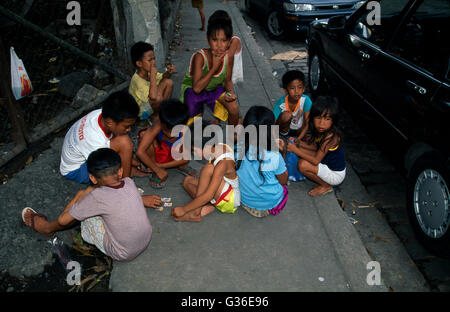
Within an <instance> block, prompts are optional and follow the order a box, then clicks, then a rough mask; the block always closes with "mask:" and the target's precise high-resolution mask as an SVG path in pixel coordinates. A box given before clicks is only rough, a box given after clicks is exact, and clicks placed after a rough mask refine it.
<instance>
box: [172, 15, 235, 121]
mask: <svg viewBox="0 0 450 312" xmlns="http://www.w3.org/2000/svg"><path fill="white" fill-rule="evenodd" d="M232 35H233V29H232V27H231V25H230V23H229V22H228V21H226V20H224V19H221V18H218V19H214V20H212V21H211V22H210V23H208V29H207V38H206V39H207V41H208V44H209V46H210V47H209V48H205V49H201V50H200V51H198V52H196V53H195V54H194V55H193V56H192V57H191V61H190V64H189V67H188V68H187V70H186V74H185V77H184V79H183V82H182V89H181V97H180V100H181V101H182V102H183V103H185V104H186V105H187V106H188V107H189V113H190V117H191V119H190V120H189V122H188V124H190V123H191V122H192V120H193V118H194V117H196V116H197V115H200V114H201V113H202V112H203V105H204V104H206V105H207V106H208V107H209V109H210V110H211V111H212V112H214V116H215V117H217V118H219V119H220V120H222V121H226V120H227V119H228V123H229V124H230V125H237V124H238V122H239V106H238V104H237V99H236V95H235V94H234V89H233V82H232V80H231V78H232V73H233V68H232V64H231V63H230V60H229V55H228V53H227V49H228V47H229V44H230V40H231V37H232Z"/></svg>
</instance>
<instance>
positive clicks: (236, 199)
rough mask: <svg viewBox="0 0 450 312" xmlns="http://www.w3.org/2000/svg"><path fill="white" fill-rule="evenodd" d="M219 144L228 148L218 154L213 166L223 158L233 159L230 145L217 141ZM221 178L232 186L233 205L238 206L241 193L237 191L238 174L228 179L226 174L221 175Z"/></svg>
mask: <svg viewBox="0 0 450 312" xmlns="http://www.w3.org/2000/svg"><path fill="white" fill-rule="evenodd" d="M219 144H220V145H222V146H225V147H226V148H227V149H228V150H229V152H227V153H224V154H222V155H220V156H219V157H217V158H216V159H215V160H214V163H213V165H214V167H215V166H216V165H217V164H218V163H219V162H220V161H221V160H223V159H224V158H229V159H231V160H233V161H234V153H233V150H232V149H231V147H229V146H228V145H226V144H223V143H219ZM223 179H224V181H225V182H226V183H228V184H229V185H231V187H232V188H233V191H234V206H235V207H237V206H239V205H240V203H241V193H240V192H239V177H238V175H237V174H236V178H234V179H229V178H227V177H226V176H223ZM226 188H227V185H225V189H226Z"/></svg>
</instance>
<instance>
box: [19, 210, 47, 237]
mask: <svg viewBox="0 0 450 312" xmlns="http://www.w3.org/2000/svg"><path fill="white" fill-rule="evenodd" d="M27 210H31V211H32V214H31V219H30V220H31V228H32V229H33V230H35V231H36V229H35V227H34V218H35V217H39V218H44V219H45V221H48V218H47V216H45V215H44V214H42V213H37V212H36V211H34V209H33V208H31V207H25V208H23V209H22V221H23V223H25V225H26V226H29V225H28V224H27V223H26V222H25V213H26V212H27ZM36 232H37V231H36Z"/></svg>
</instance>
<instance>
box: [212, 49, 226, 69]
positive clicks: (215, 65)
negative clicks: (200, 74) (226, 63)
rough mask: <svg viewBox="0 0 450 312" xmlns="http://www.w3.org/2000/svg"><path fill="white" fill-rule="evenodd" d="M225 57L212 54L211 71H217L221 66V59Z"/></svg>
mask: <svg viewBox="0 0 450 312" xmlns="http://www.w3.org/2000/svg"><path fill="white" fill-rule="evenodd" d="M224 57H225V54H222V55H217V54H214V53H212V68H211V69H212V71H213V72H216V71H218V70H219V68H220V66H221V65H222V62H223V58H224Z"/></svg>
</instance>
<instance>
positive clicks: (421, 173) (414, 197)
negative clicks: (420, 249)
mask: <svg viewBox="0 0 450 312" xmlns="http://www.w3.org/2000/svg"><path fill="white" fill-rule="evenodd" d="M449 189H450V174H449V170H448V168H447V167H446V165H445V160H444V159H443V158H442V157H439V156H437V155H436V154H434V153H427V154H425V155H424V156H422V157H420V158H419V159H418V160H417V161H416V162H415V163H414V165H413V167H412V168H411V171H410V174H409V175H408V180H407V192H406V196H407V198H406V202H407V206H406V207H407V212H408V217H409V221H410V223H411V227H412V229H413V231H414V234H415V235H416V237H417V239H418V240H419V242H421V243H422V245H423V246H424V247H425V248H426V249H427V250H429V251H430V252H431V253H433V254H435V255H438V256H441V257H444V258H450V210H449V209H448V207H449V201H450V192H449Z"/></svg>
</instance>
